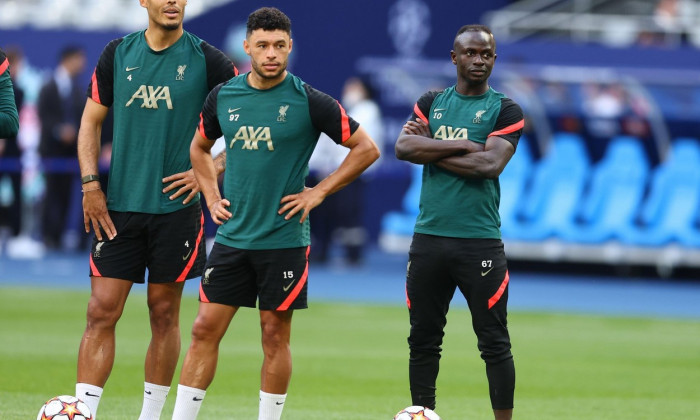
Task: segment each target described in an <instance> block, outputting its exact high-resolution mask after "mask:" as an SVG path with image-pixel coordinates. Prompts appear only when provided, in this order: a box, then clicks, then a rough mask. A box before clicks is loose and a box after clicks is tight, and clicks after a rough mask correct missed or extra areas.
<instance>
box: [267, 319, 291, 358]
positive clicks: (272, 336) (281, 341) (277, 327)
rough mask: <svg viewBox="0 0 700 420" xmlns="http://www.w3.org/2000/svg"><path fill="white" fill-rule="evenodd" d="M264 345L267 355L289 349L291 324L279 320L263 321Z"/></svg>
mask: <svg viewBox="0 0 700 420" xmlns="http://www.w3.org/2000/svg"><path fill="white" fill-rule="evenodd" d="M260 329H261V332H262V345H263V351H264V352H265V354H266V355H267V354H270V353H272V354H274V353H277V352H278V351H281V350H287V349H288V348H289V336H290V323H289V322H286V321H283V320H279V319H266V320H261V322H260Z"/></svg>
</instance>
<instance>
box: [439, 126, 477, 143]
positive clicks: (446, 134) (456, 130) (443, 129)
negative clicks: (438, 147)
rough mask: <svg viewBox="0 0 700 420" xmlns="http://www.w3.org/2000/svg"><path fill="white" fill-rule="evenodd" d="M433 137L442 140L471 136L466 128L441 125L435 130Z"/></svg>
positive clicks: (466, 138)
mask: <svg viewBox="0 0 700 420" xmlns="http://www.w3.org/2000/svg"><path fill="white" fill-rule="evenodd" d="M433 138H436V139H440V140H468V139H469V136H468V135H467V129H466V128H462V127H452V126H449V125H441V126H440V127H439V128H438V129H437V130H436V131H435V134H434V135H433Z"/></svg>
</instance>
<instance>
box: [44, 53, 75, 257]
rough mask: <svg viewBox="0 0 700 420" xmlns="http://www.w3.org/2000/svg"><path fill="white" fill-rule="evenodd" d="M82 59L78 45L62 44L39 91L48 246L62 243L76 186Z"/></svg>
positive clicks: (45, 224)
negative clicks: (49, 74)
mask: <svg viewBox="0 0 700 420" xmlns="http://www.w3.org/2000/svg"><path fill="white" fill-rule="evenodd" d="M85 61H86V58H85V52H84V51H83V49H82V48H80V47H78V46H67V47H65V48H63V50H62V51H61V54H60V62H59V64H58V67H56V70H55V71H54V73H53V77H51V78H50V79H49V80H48V81H47V82H46V83H45V84H44V85H43V86H42V88H41V91H40V92H39V100H38V113H39V121H40V123H41V139H40V143H39V153H40V154H41V157H42V159H43V160H44V169H45V181H46V186H45V193H44V205H43V207H42V210H41V226H42V228H41V229H42V236H43V240H44V243H45V245H46V246H47V248H49V249H58V248H60V247H61V246H62V244H63V239H64V238H63V234H64V231H65V227H66V225H67V224H69V225H70V224H71V223H69V222H70V220H69V218H68V216H69V210H70V209H71V205H72V203H74V202H76V200H74V198H73V195H74V190H75V189H76V188H79V185H77V182H78V178H79V176H78V174H77V172H75V171H77V167H78V166H77V139H78V128H79V127H80V118H81V116H82V112H83V107H84V106H85V87H84V86H82V85H81V84H80V83H79V81H78V77H79V76H80V75H81V74H82V73H83V71H84V70H85ZM47 159H48V160H47ZM74 184H75V185H74ZM76 197H77V196H76ZM78 200H79V197H78ZM79 207H80V206H79V203H78V204H77V205H76V206H74V208H75V209H76V211H78V210H77V209H79Z"/></svg>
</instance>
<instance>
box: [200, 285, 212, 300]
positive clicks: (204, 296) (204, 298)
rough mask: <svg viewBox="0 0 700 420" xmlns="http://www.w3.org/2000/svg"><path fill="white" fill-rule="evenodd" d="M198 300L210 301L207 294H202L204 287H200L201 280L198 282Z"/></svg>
mask: <svg viewBox="0 0 700 420" xmlns="http://www.w3.org/2000/svg"><path fill="white" fill-rule="evenodd" d="M199 300H201V301H202V302H205V303H210V302H209V298H208V297H207V295H205V294H204V288H203V287H202V282H201V281H200V282H199Z"/></svg>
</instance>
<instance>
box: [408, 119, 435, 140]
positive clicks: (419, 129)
mask: <svg viewBox="0 0 700 420" xmlns="http://www.w3.org/2000/svg"><path fill="white" fill-rule="evenodd" d="M403 129H404V131H405V132H406V133H408V134H413V135H414V136H423V137H430V138H432V137H433V136H432V134H430V127H428V124H426V123H424V122H423V120H421V119H420V118H416V120H415V121H406V124H404V125H403Z"/></svg>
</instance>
